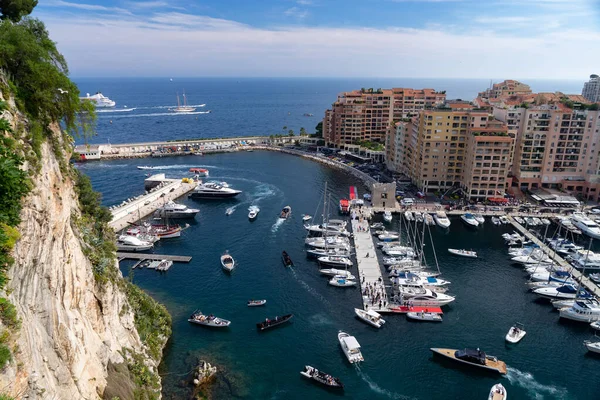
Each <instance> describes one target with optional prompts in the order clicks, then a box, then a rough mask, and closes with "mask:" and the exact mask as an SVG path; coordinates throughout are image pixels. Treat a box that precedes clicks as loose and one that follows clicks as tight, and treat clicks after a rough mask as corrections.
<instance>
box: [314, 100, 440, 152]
mask: <svg viewBox="0 0 600 400" xmlns="http://www.w3.org/2000/svg"><path fill="white" fill-rule="evenodd" d="M445 98H446V94H445V92H436V91H435V90H433V89H421V90H415V89H407V88H395V89H376V90H374V89H361V90H354V91H351V92H344V93H341V94H340V95H338V98H337V100H336V101H335V103H333V104H332V107H331V109H329V110H327V111H326V112H325V118H324V120H323V138H324V139H325V142H326V143H327V144H328V145H330V146H333V147H338V148H344V145H351V144H356V143H359V142H362V141H371V142H380V143H384V142H385V137H386V133H387V131H388V129H389V127H390V124H393V121H398V120H400V119H402V118H406V117H408V116H410V115H413V114H415V113H418V112H419V111H420V110H422V109H425V108H427V107H432V106H435V105H437V104H441V103H443V102H444V100H445Z"/></svg>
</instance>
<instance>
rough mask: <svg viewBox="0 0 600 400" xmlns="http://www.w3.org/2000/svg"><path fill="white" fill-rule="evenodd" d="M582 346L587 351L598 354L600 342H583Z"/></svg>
mask: <svg viewBox="0 0 600 400" xmlns="http://www.w3.org/2000/svg"><path fill="white" fill-rule="evenodd" d="M583 344H584V345H585V347H586V348H587V349H588V351H590V352H592V353H600V340H599V341H595V342H594V341H591V340H584V342H583Z"/></svg>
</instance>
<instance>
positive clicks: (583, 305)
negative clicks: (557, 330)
mask: <svg viewBox="0 0 600 400" xmlns="http://www.w3.org/2000/svg"><path fill="white" fill-rule="evenodd" d="M559 313H560V317H561V318H566V319H570V320H572V321H578V322H594V321H599V320H600V305H599V304H598V301H597V300H595V299H590V300H583V299H581V300H580V299H576V300H575V301H574V302H573V305H572V306H571V307H565V308H561V309H560V310H559Z"/></svg>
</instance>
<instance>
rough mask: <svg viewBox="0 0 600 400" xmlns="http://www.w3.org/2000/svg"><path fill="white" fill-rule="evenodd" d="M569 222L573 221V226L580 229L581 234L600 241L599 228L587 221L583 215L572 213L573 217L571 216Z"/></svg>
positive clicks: (592, 222)
mask: <svg viewBox="0 0 600 400" xmlns="http://www.w3.org/2000/svg"><path fill="white" fill-rule="evenodd" d="M571 221H573V225H575V226H576V227H577V228H579V229H581V232H583V233H584V234H586V235H588V236H590V237H593V238H594V239H600V226H598V224H597V223H595V222H594V221H592V220H591V219H589V218H588V217H587V216H586V215H585V214H584V213H580V212H576V213H573V215H571Z"/></svg>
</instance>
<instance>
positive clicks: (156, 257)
mask: <svg viewBox="0 0 600 400" xmlns="http://www.w3.org/2000/svg"><path fill="white" fill-rule="evenodd" d="M117 258H118V259H119V261H121V260H140V261H146V260H152V261H162V260H167V261H173V262H182V263H189V262H190V261H192V257H190V256H169V255H165V254H148V253H124V252H120V251H117Z"/></svg>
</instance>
